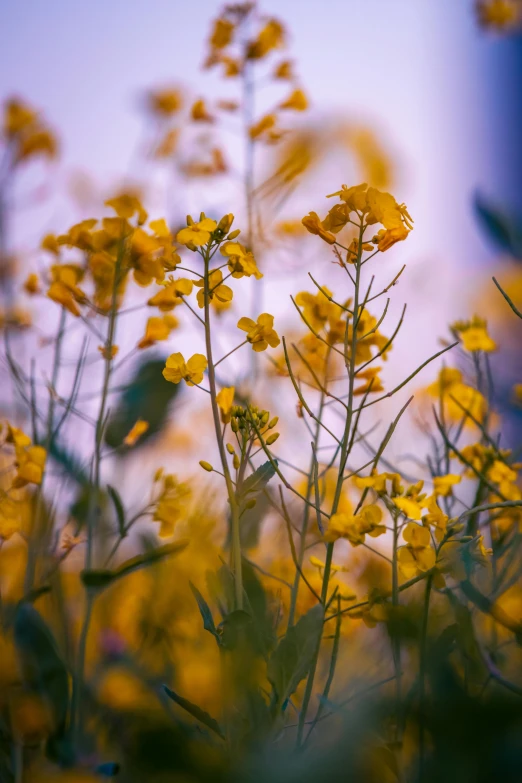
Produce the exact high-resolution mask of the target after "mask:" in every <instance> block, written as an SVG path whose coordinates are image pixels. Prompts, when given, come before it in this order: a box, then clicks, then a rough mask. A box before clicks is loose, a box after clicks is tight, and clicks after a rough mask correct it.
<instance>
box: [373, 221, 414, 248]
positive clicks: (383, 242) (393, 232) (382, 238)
mask: <svg viewBox="0 0 522 783" xmlns="http://www.w3.org/2000/svg"><path fill="white" fill-rule="evenodd" d="M409 233H410V232H409V231H408V229H407V228H404V226H397V227H396V228H387V229H384V228H382V229H381V230H380V231H378V232H377V233H376V234H375V236H374V237H373V239H372V242H374V243H375V244H376V245H377V249H378V250H380V251H381V253H384V252H386V250H389V249H390V247H392V246H393V245H394V244H395V243H396V242H403V241H404V240H405V239H406V238H407V236H408V234H409Z"/></svg>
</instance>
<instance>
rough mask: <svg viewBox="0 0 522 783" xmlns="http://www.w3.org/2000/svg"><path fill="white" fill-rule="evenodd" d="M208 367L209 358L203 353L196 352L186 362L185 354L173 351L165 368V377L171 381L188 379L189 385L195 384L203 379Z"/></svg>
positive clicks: (177, 381)
mask: <svg viewBox="0 0 522 783" xmlns="http://www.w3.org/2000/svg"><path fill="white" fill-rule="evenodd" d="M206 369H207V359H206V357H205V356H203V354H201V353H195V354H194V355H193V356H191V357H190V359H189V360H188V361H187V362H185V359H184V358H183V354H181V353H173V354H171V355H170V356H169V358H168V359H167V361H166V363H165V368H164V370H163V377H164V378H165V380H166V381H170V382H171V383H179V382H180V381H181V380H184V381H186V384H187V386H195V385H197V384H198V383H201V381H202V380H203V374H204V372H205V370H206Z"/></svg>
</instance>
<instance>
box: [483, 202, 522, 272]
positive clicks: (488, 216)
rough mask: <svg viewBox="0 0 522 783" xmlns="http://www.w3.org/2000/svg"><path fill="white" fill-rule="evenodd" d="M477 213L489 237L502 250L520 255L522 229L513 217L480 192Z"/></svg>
mask: <svg viewBox="0 0 522 783" xmlns="http://www.w3.org/2000/svg"><path fill="white" fill-rule="evenodd" d="M474 208H475V214H476V216H477V219H478V222H479V225H480V227H481V228H482V230H483V231H484V233H485V234H486V235H487V237H488V239H489V240H490V241H491V242H492V243H493V244H494V245H496V247H497V248H498V249H499V250H501V251H502V252H508V253H510V254H511V255H512V256H514V257H515V258H519V257H520V255H519V254H520V249H521V236H520V229H519V226H518V225H517V222H516V221H515V220H514V219H513V217H512V216H511V215H509V214H507V213H505V212H503V211H501V210H500V209H498V207H496V206H493V205H492V204H491V203H490V202H489V201H488V200H487V199H485V198H484V196H482V195H481V194H480V193H477V194H476V195H475V202H474Z"/></svg>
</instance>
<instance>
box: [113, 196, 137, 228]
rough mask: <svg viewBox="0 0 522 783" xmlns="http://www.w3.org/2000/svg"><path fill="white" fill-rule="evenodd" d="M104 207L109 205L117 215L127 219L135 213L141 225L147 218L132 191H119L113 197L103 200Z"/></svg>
mask: <svg viewBox="0 0 522 783" xmlns="http://www.w3.org/2000/svg"><path fill="white" fill-rule="evenodd" d="M105 206H106V207H111V208H112V209H113V210H114V211H115V212H116V214H117V215H118V217H120V218H124V219H125V220H129V219H130V218H132V217H134V215H137V220H138V225H139V226H141V225H143V223H145V221H146V220H147V213H146V211H145V210H144V209H143V206H142V204H141V201H140V200H139V198H138V197H137V196H136V195H134V194H132V193H121V194H120V195H119V196H116V197H115V198H111V199H109V200H108V201H106V202H105Z"/></svg>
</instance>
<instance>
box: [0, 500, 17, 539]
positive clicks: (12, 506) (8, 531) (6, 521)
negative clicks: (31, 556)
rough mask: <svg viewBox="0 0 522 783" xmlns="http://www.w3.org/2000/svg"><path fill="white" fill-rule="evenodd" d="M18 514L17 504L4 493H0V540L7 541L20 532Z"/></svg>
mask: <svg viewBox="0 0 522 783" xmlns="http://www.w3.org/2000/svg"><path fill="white" fill-rule="evenodd" d="M20 527H21V525H20V513H19V509H18V506H17V504H16V503H15V501H14V500H12V499H11V498H9V497H8V496H7V495H6V493H5V492H1V493H0V540H2V541H7V540H8V539H9V538H11V536H13V535H14V534H15V533H18V531H19V530H20Z"/></svg>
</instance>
